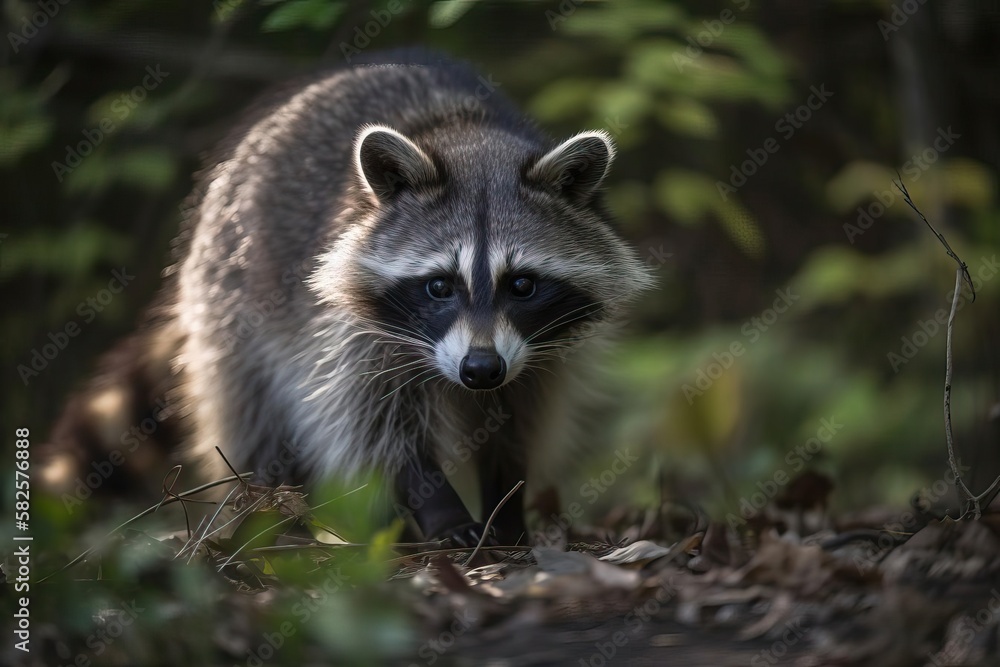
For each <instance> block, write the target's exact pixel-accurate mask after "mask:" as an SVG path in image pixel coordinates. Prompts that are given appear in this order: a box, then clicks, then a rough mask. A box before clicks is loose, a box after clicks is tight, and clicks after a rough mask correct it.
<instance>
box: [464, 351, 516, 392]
mask: <svg viewBox="0 0 1000 667" xmlns="http://www.w3.org/2000/svg"><path fill="white" fill-rule="evenodd" d="M505 375H507V363H506V362H505V361H504V360H503V357H501V356H500V355H499V354H497V353H496V352H494V351H492V350H471V351H470V352H469V354H468V355H466V357H465V358H464V359H462V365H461V367H460V368H459V377H461V378H462V384H464V385H465V386H466V387H468V388H469V389H496V388H497V387H499V386H500V385H501V384H503V379H504V376H505Z"/></svg>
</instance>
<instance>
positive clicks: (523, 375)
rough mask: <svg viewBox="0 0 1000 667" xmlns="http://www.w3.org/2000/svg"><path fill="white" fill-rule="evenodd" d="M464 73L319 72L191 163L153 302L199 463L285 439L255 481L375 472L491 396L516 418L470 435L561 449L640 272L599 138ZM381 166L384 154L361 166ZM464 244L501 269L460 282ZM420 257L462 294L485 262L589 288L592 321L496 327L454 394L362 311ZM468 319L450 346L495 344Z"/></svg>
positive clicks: (449, 446)
mask: <svg viewBox="0 0 1000 667" xmlns="http://www.w3.org/2000/svg"><path fill="white" fill-rule="evenodd" d="M479 85H480V83H479V80H477V78H476V77H475V75H474V74H473V73H471V72H470V71H469V70H467V69H465V68H464V67H462V66H457V65H454V64H443V65H436V64H433V63H430V62H425V63H424V64H422V65H419V66H412V65H388V66H363V67H355V68H352V69H345V70H341V71H337V72H334V73H332V74H328V75H324V76H321V77H318V78H316V79H314V80H313V81H311V82H310V83H309V84H308V85H306V86H305V87H303V88H301V89H300V90H298V91H297V92H295V93H294V94H292V95H291V96H290V97H288V98H287V99H286V100H284V101H283V102H281V103H279V104H278V105H276V106H274V107H273V108H272V109H271V110H270V112H269V113H267V114H266V115H263V116H261V117H260V119H259V120H258V121H257V122H256V123H255V124H253V125H252V127H250V128H249V129H248V130H247V131H246V132H245V133H244V134H243V135H242V138H241V139H240V140H239V141H238V143H237V144H235V147H234V148H233V149H232V150H231V151H230V153H229V154H228V155H227V156H226V157H225V158H224V159H223V160H222V161H220V162H219V163H218V164H217V165H216V166H215V167H213V168H211V169H210V170H208V172H207V173H206V174H205V176H204V178H205V180H204V186H203V192H204V194H203V197H202V199H201V201H200V202H199V203H198V205H197V208H196V210H195V212H194V214H193V216H192V224H193V228H192V233H191V239H190V247H189V250H188V252H187V255H186V257H184V258H183V261H182V262H181V263H180V264H179V267H178V269H177V298H176V300H175V302H174V303H175V305H174V306H173V308H174V311H173V313H172V316H173V318H174V324H173V326H175V327H176V328H177V330H178V331H179V332H180V335H182V336H183V339H184V343H183V348H182V351H181V353H180V354H179V356H178V357H177V360H176V366H177V369H178V370H179V372H180V373H179V377H181V378H182V379H183V385H182V387H181V391H180V393H181V396H182V404H181V409H182V412H183V413H184V414H185V415H186V416H187V418H188V421H189V423H190V424H191V425H192V426H193V432H192V433H191V442H192V443H194V444H193V446H194V449H195V451H196V452H197V453H199V454H201V455H202V456H203V457H204V459H205V460H206V461H208V462H214V463H213V465H218V463H219V462H218V457H217V456H216V455H215V454H214V451H213V448H214V447H215V445H219V446H220V447H221V448H222V449H223V451H224V452H225V453H226V455H227V457H228V458H229V459H230V461H231V462H232V463H233V464H234V465H235V466H236V467H237V468H238V469H241V470H243V469H248V470H256V471H258V472H261V473H263V472H265V471H266V468H267V466H268V464H269V462H271V461H273V460H274V459H276V458H277V455H278V452H279V449H280V447H281V446H282V443H294V445H293V446H294V447H295V448H296V449H297V451H298V452H299V457H298V460H297V463H296V467H295V469H294V470H293V471H291V472H290V473H289V475H288V478H287V479H278V480H275V481H278V482H280V481H289V482H307V483H308V482H310V481H314V480H316V479H319V478H321V477H323V476H328V475H335V476H342V477H349V476H353V475H357V474H362V473H363V472H364V471H365V470H367V469H372V468H374V469H381V470H384V471H386V472H387V473H390V474H391V473H392V472H394V471H395V470H397V469H399V467H400V466H402V465H403V463H404V461H405V460H406V459H407V457H409V456H411V455H412V454H413V452H415V451H417V450H419V449H420V448H428V449H430V450H432V451H434V452H435V453H436V456H437V457H438V458H439V459H440V458H446V457H448V456H452V455H454V451H453V450H454V444H455V443H456V442H460V441H461V439H462V437H463V435H466V434H468V433H470V432H472V431H473V430H475V429H476V428H477V427H479V426H481V425H482V422H483V419H484V415H486V410H487V409H488V408H489V407H491V406H502V408H503V409H504V410H507V411H513V413H514V414H515V415H516V416H515V419H514V420H513V421H512V423H511V424H509V425H507V426H506V427H505V428H504V429H502V430H501V431H500V433H499V434H498V435H497V436H496V438H494V439H493V440H491V441H490V443H489V447H490V448H493V449H495V450H498V451H500V450H501V448H506V449H509V451H510V455H511V456H519V455H520V454H518V453H517V452H523V455H524V456H527V457H528V458H529V459H531V461H530V464H531V465H533V466H535V467H541V468H545V467H548V466H550V465H551V463H545V462H544V461H546V460H547V459H546V457H547V456H548V455H549V454H550V453H551V452H552V451H553V450H556V451H558V450H560V449H562V448H565V447H567V446H568V445H567V443H568V442H569V441H571V439H572V438H573V437H574V436H573V434H574V424H575V423H576V421H577V414H576V412H574V408H575V407H576V406H577V405H578V404H579V403H580V401H581V398H582V397H581V392H586V391H588V390H589V389H591V388H593V386H594V384H595V381H594V379H593V377H592V375H591V374H592V372H593V370H594V368H596V367H598V366H599V358H600V356H601V355H602V349H603V347H605V343H606V342H607V341H608V340H609V337H610V333H611V332H612V331H613V330H614V329H616V328H617V326H618V324H619V322H620V319H621V313H622V306H623V305H624V304H626V303H627V302H628V301H630V300H632V298H633V297H634V296H635V295H636V294H637V293H638V292H639V291H640V290H642V289H644V288H646V287H648V286H649V285H650V277H649V275H648V273H647V271H646V270H645V267H644V266H643V265H642V264H641V262H640V261H639V260H638V259H637V258H636V256H635V254H634V252H633V251H632V250H631V249H629V248H628V247H627V245H626V244H625V243H624V242H623V241H622V240H621V239H620V238H619V236H618V235H617V234H616V233H615V232H614V231H613V229H612V227H611V225H610V224H609V218H608V215H607V214H606V213H605V212H604V209H603V206H602V205H601V203H600V193H599V189H600V186H601V183H602V181H603V178H604V176H605V174H606V173H607V170H608V167H609V165H610V163H611V160H612V158H613V154H614V149H613V145H612V144H611V141H610V139H609V138H608V137H607V135H606V134H604V133H600V132H591V133H584V134H583V135H580V136H578V137H576V138H574V139H571V140H567V141H566V142H562V143H559V144H553V143H552V142H550V141H549V140H547V139H546V138H545V137H544V136H542V135H541V133H540V132H539V131H538V130H537V129H535V128H534V126H533V125H532V124H531V123H530V122H528V121H526V120H524V119H523V118H522V117H521V116H520V115H519V114H518V113H517V112H516V111H515V110H514V109H513V108H512V107H511V106H510V104H509V103H508V102H506V101H505V100H503V99H502V98H501V97H500V95H499V94H497V93H493V94H492V95H490V96H489V97H487V98H485V99H480V98H481V97H482V96H481V95H476V88H477V86H479ZM385 164H389V165H390V166H392V165H394V166H395V169H389V170H388V171H387V172H385V173H380V172H377V170H376V168H377V167H380V166H385ZM390 176H391V177H390ZM397 183H402V184H403V185H405V186H407V190H406V193H407V194H406V195H405V196H401V197H398V198H397V197H394V194H395V191H396V184H397ZM535 186H538V187H535ZM483 253H485V254H486V255H488V256H489V260H490V266H493V267H500V268H497V269H496V272H495V274H496V275H492V276H491V277H489V280H492V281H493V282H492V283H490V282H488V281H486V282H484V279H483V277H482V276H479V275H478V274H477V276H476V277H473V276H472V272H473V269H472V268H471V264H472V263H474V262H482V261H485V255H484V254H483ZM428 264H431V265H433V266H434V267H437V266H439V265H442V264H447V265H448V266H441V267H440V268H442V270H444V269H447V270H454V271H455V272H456V273H462V272H463V271H464V272H465V274H463V275H466V274H467V275H468V276H469V277H468V279H467V280H468V282H469V285H470V291H471V292H472V293H473V297H476V296H479V297H480V298H481V297H482V294H483V292H484V291H486V290H489V289H491V285H492V288H495V287H496V285H495V283H496V281H497V280H498V279H499V277H498V276H499V275H500V273H501V269H502V267H507V266H511V267H517V268H518V269H525V270H527V269H531V270H534V271H545V272H546V275H549V274H551V275H552V276H553V277H557V278H559V279H560V280H563V281H565V282H567V283H570V284H572V285H573V286H574V287H575V288H578V289H579V290H581V291H583V292H585V293H586V294H587V295H590V296H592V298H593V299H594V300H595V301H596V302H597V303H598V304H599V305H600V312H599V316H598V317H597V318H596V319H595V320H594V321H588V322H587V323H586V324H583V325H581V326H580V327H576V328H574V329H573V330H572V332H571V333H572V335H571V336H570V335H567V336H566V339H565V340H560V341H556V342H554V343H552V344H549V345H547V346H545V347H544V348H540V349H533V348H532V346H531V344H530V343H525V341H523V340H520V339H519V338H518V336H515V335H514V334H510V336H508V338H509V340H507V339H504V340H505V341H507V342H503V341H501V342H503V344H504V345H508V347H509V348H510V350H512V351H511V352H510V353H509V354H510V356H511V357H512V358H514V356H515V352H514V351H513V350H514V349H515V348H517V352H516V354H518V355H520V356H519V357H517V368H511V369H510V373H511V374H512V376H511V378H510V381H508V382H506V383H505V384H504V385H503V386H502V387H500V388H499V389H496V390H493V391H489V392H483V393H476V392H472V391H469V390H466V389H465V388H464V387H462V386H461V385H460V384H456V382H455V379H454V377H452V376H450V375H449V373H448V372H447V369H442V368H441V363H443V362H440V358H439V357H440V355H441V354H444V356H445V357H447V356H448V355H447V354H445V353H440V350H436V349H435V344H434V343H432V342H430V341H427V340H424V339H423V338H422V337H421V336H420V335H418V334H419V332H412V331H411V332H406V331H402V330H401V329H400V328H399V327H386V326H381V325H380V324H381V323H380V322H379V321H378V320H377V319H373V315H372V311H371V308H370V306H369V303H370V300H371V298H373V295H379V294H382V293H383V292H384V290H386V289H387V288H388V286H389V285H390V284H392V282H393V281H394V280H395V279H397V278H399V277H400V276H407V275H417V274H419V275H423V274H424V273H426V272H427V271H428V270H431V269H430V267H428ZM269 310H270V311H272V312H270V314H266V313H267V311H269ZM260 313H265V314H264V316H263V317H258V315H259V314H260ZM462 321H463V322H465V321H466V320H462ZM468 322H469V324H468V325H467V326H468V327H469V331H468V332H467V338H468V339H469V340H474V341H486V342H487V343H489V341H491V340H499V338H495V337H494V336H497V335H499V334H496V330H497V329H498V327H500V321H499V320H498V319H496V318H494V319H486V320H483V319H482V318H480V320H477V322H479V323H478V324H472V323H471V322H473V320H471V319H470V320H468ZM483 322H485V324H483ZM463 340H465V339H463ZM499 347H501V345H498V348H499ZM570 348H572V351H571V352H570V353H569V354H568V355H564V353H565V352H566V351H567V350H569V349H570ZM439 353H440V354H439ZM505 354H506V353H505ZM436 355H437V356H436ZM563 356H566V358H565V359H564V358H562V357H563ZM449 358H450V357H449ZM439 362H440V363H439ZM403 364H409V365H407V366H404V365H403ZM394 368H398V370H393V369H394ZM219 472H222V469H221V468H220V469H219ZM538 472H541V471H532V474H533V475H534V474H536V473H538Z"/></svg>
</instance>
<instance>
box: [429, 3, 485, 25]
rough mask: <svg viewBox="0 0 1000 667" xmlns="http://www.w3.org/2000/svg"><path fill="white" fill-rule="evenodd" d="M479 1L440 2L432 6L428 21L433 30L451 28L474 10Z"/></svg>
mask: <svg viewBox="0 0 1000 667" xmlns="http://www.w3.org/2000/svg"><path fill="white" fill-rule="evenodd" d="M476 2H478V0H438V1H437V2H434V3H432V4H431V7H430V10H429V11H428V16H427V21H428V23H430V25H431V27H432V28H450V27H451V26H453V25H455V24H456V23H458V20H459V19H460V18H462V17H463V16H465V14H466V13H467V12H468V11H469V10H470V9H472V6H473V5H474V4H476Z"/></svg>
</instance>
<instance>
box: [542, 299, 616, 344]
mask: <svg viewBox="0 0 1000 667" xmlns="http://www.w3.org/2000/svg"><path fill="white" fill-rule="evenodd" d="M603 308H604V306H599V305H595V304H587V305H584V306H580V307H579V308H574V309H573V310H571V311H569V312H568V313H563V314H562V315H560V316H559V317H557V318H555V319H554V320H552V321H551V322H549V323H548V324H546V325H545V326H543V327H542V328H540V329H539V330H538V331H536V332H535V333H533V334H531V335H530V336H528V337H527V338H526V339H525V341H524V342H525V343H530V342H531V341H532V340H534V339H536V338H538V337H539V336H541V335H542V334H544V333H546V332H547V331H551V330H552V329H554V328H555V327H557V326H561V325H566V324H571V323H573V322H575V321H577V320H580V319H583V318H584V317H587V316H589V315H592V314H594V313H598V312H600V311H601V310H602V309H603ZM590 309H593V312H585V313H583V314H581V315H577V316H576V317H574V318H571V319H569V320H566V321H564V320H565V319H566V318H567V317H569V316H570V315H573V314H574V313H578V312H580V311H581V310H588V311H589V310H590Z"/></svg>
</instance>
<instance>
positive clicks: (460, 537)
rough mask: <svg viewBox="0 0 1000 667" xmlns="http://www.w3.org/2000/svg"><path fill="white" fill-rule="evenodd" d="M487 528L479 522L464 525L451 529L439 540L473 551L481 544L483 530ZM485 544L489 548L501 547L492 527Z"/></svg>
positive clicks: (438, 537) (439, 537)
mask: <svg viewBox="0 0 1000 667" xmlns="http://www.w3.org/2000/svg"><path fill="white" fill-rule="evenodd" d="M484 527H485V526H484V525H483V524H481V523H479V522H478V521H472V522H470V523H464V524H461V525H459V526H456V527H454V528H451V529H449V530H447V531H445V532H444V533H442V534H441V535H438V536H437V539H439V540H448V541H449V542H451V544H453V545H454V546H456V547H460V548H464V549H471V548H473V547H475V546H476V545H477V544H479V541H480V540H481V539H482V537H483V528H484ZM483 544H484V545H486V546H489V547H497V546H500V542H499V541H498V540H497V533H496V530H495V529H493V528H492V527H491V528H490V531H489V533H487V534H486V539H485V540H484V541H483Z"/></svg>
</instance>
